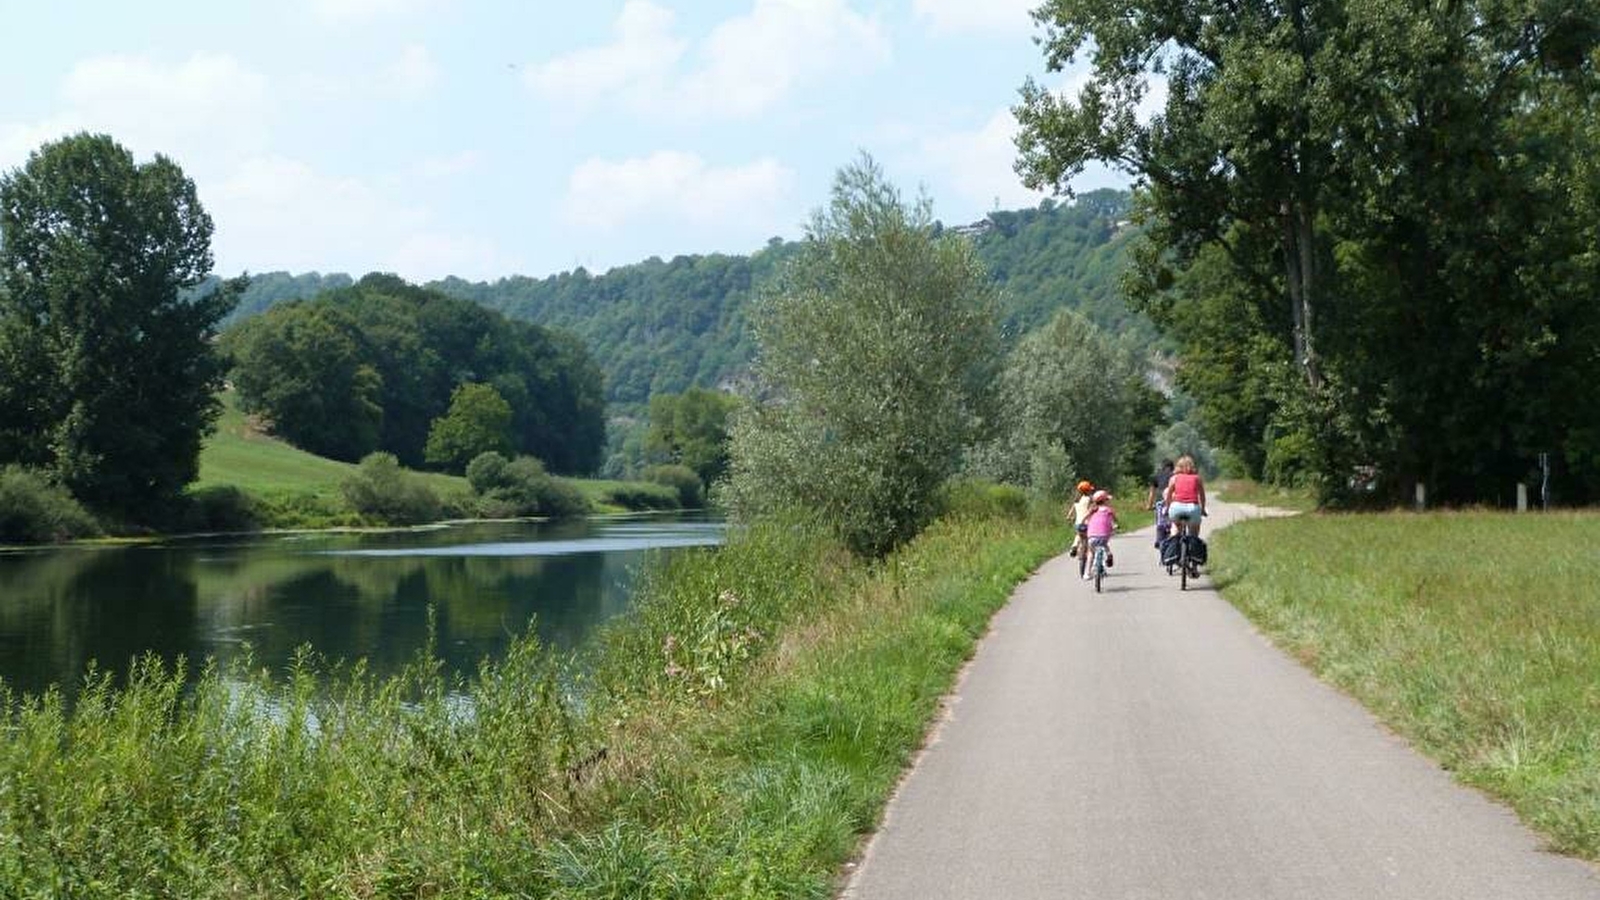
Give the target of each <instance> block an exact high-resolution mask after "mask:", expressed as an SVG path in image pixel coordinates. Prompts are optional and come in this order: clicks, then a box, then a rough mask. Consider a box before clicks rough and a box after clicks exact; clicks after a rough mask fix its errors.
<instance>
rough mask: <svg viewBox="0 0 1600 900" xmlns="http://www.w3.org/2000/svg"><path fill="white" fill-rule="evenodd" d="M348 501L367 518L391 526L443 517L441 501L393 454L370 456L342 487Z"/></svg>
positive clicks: (362, 461) (364, 459) (373, 454)
mask: <svg viewBox="0 0 1600 900" xmlns="http://www.w3.org/2000/svg"><path fill="white" fill-rule="evenodd" d="M339 488H340V490H341V491H343V493H344V498H345V501H346V502H348V503H349V504H350V507H351V508H352V509H354V510H355V511H356V512H358V513H360V514H361V515H362V517H363V518H367V519H374V520H376V521H379V522H383V523H386V524H391V525H414V524H418V523H421V522H431V521H434V520H435V519H437V518H438V517H439V498H438V496H437V495H435V494H434V492H433V490H432V489H430V488H429V487H428V486H427V485H426V484H424V483H423V482H422V481H421V480H420V479H419V478H417V477H416V476H415V475H413V474H411V473H410V472H407V471H406V470H404V469H402V468H400V461H399V460H398V459H396V458H395V455H394V454H393V453H369V454H367V455H366V456H365V457H363V458H362V460H361V465H360V467H359V468H358V469H357V470H356V474H354V475H352V476H350V477H349V478H347V479H345V482H344V483H343V484H341V485H340V486H339Z"/></svg>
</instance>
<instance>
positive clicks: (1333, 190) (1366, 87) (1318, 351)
mask: <svg viewBox="0 0 1600 900" xmlns="http://www.w3.org/2000/svg"><path fill="white" fill-rule="evenodd" d="M1038 18H1039V21H1040V22H1041V24H1043V26H1044V28H1045V35H1044V41H1043V46H1044V48H1045V53H1046V57H1047V60H1048V62H1049V64H1050V65H1051V66H1052V67H1053V68H1057V69H1059V68H1061V67H1063V66H1065V65H1066V64H1068V63H1070V62H1072V61H1073V60H1074V59H1075V57H1076V56H1077V55H1079V54H1086V55H1087V56H1088V57H1089V62H1090V66H1091V77H1090V78H1089V80H1088V82H1087V83H1086V84H1085V85H1084V86H1083V88H1082V89H1081V91H1079V92H1078V93H1077V94H1076V95H1075V96H1061V95H1056V94H1053V93H1051V92H1049V91H1047V90H1045V89H1043V88H1041V87H1039V86H1038V85H1035V84H1032V83H1030V84H1028V85H1027V86H1025V87H1024V89H1023V99H1022V103H1021V105H1020V106H1019V107H1018V109H1017V112H1018V116H1019V118H1020V120H1021V122H1022V125H1023V129H1022V133H1021V136H1020V137H1019V148H1020V150H1021V158H1020V160H1019V163H1018V166H1019V170H1020V171H1021V172H1022V173H1023V174H1024V176H1025V178H1026V179H1027V181H1028V182H1029V183H1030V184H1033V185H1035V186H1050V185H1054V186H1057V187H1061V186H1063V185H1064V184H1065V182H1066V180H1067V179H1068V178H1070V177H1071V176H1072V175H1073V174H1075V173H1076V172H1078V171H1080V170H1081V168H1082V166H1083V165H1084V164H1085V163H1086V162H1088V161H1090V160H1103V161H1108V162H1111V163H1113V164H1116V165H1119V166H1122V167H1123V168H1125V169H1127V170H1128V171H1130V172H1132V173H1134V174H1135V175H1136V176H1137V177H1138V178H1139V179H1140V181H1141V183H1142V185H1143V188H1144V190H1143V193H1142V195H1141V201H1140V202H1141V204H1142V215H1143V217H1144V218H1145V220H1146V222H1147V228H1146V230H1145V234H1146V236H1147V238H1148V243H1147V244H1146V245H1145V246H1144V247H1143V249H1142V250H1141V251H1140V252H1139V253H1138V254H1137V259H1138V273H1139V274H1138V277H1137V279H1136V280H1135V282H1134V297H1135V299H1136V301H1137V302H1138V303H1139V304H1140V306H1141V308H1143V309H1144V310H1146V311H1147V312H1148V313H1149V314H1150V315H1151V316H1152V318H1154V319H1155V320H1156V321H1157V323H1158V324H1159V325H1160V326H1161V327H1162V329H1163V330H1164V332H1165V333H1167V334H1168V335H1170V336H1171V337H1172V338H1173V339H1174V340H1175V341H1176V342H1177V343H1178V344H1179V346H1180V348H1181V351H1182V356H1183V365H1182V367H1181V368H1180V370H1179V380H1180V384H1182V385H1183V386H1184V387H1185V388H1186V389H1188V390H1189V392H1190V393H1192V394H1193V395H1194V396H1195V397H1196V398H1197V399H1198V400H1199V402H1200V416H1201V419H1202V421H1203V422H1206V423H1208V427H1209V428H1210V430H1211V434H1212V437H1213V438H1215V439H1217V440H1218V441H1219V442H1221V443H1222V444H1223V445H1224V446H1226V447H1228V448H1229V449H1231V450H1233V451H1234V452H1235V453H1236V455H1237V456H1238V457H1240V458H1242V459H1245V460H1246V461H1248V462H1249V463H1250V464H1251V466H1252V468H1254V469H1255V471H1256V473H1257V474H1262V473H1267V472H1269V471H1270V472H1271V473H1273V474H1275V475H1277V476H1279V477H1288V478H1297V477H1309V478H1312V479H1314V480H1316V481H1317V483H1318V484H1319V485H1320V486H1321V487H1322V488H1323V490H1324V493H1325V495H1327V496H1328V497H1330V498H1335V497H1337V496H1338V495H1339V494H1341V493H1343V492H1344V491H1346V490H1347V489H1348V488H1349V486H1350V485H1351V483H1352V475H1353V474H1354V473H1355V472H1357V471H1360V470H1364V469H1366V468H1367V467H1375V469H1376V471H1377V472H1378V482H1377V483H1378V485H1379V487H1380V490H1381V492H1382V494H1383V495H1384V496H1387V497H1396V498H1397V497H1400V496H1403V495H1404V494H1406V493H1407V492H1408V491H1409V487H1410V485H1411V484H1412V483H1415V482H1423V483H1427V484H1428V485H1430V490H1431V491H1432V492H1433V493H1434V495H1435V496H1436V497H1439V498H1441V499H1444V500H1447V501H1460V502H1477V501H1491V502H1492V501H1495V500H1505V499H1507V498H1508V497H1509V496H1510V495H1511V491H1512V487H1513V484H1514V482H1515V481H1517V480H1525V479H1526V478H1527V476H1528V473H1529V470H1530V469H1531V467H1532V464H1533V460H1534V458H1535V457H1536V455H1537V454H1538V453H1539V452H1540V451H1553V452H1555V453H1557V454H1558V455H1559V456H1562V457H1564V460H1565V463H1566V464H1567V466H1568V467H1569V468H1571V469H1572V470H1574V473H1575V475H1574V478H1573V480H1571V481H1569V482H1568V486H1569V494H1570V496H1569V499H1583V498H1584V497H1586V496H1594V495H1595V489H1596V487H1597V486H1600V485H1597V482H1596V481H1595V480H1594V476H1593V475H1592V474H1589V475H1585V474H1577V473H1592V472H1594V471H1595V466H1594V463H1595V462H1597V461H1600V460H1597V458H1596V457H1595V456H1594V455H1593V454H1594V449H1593V448H1594V443H1593V435H1594V434H1595V428H1594V426H1593V425H1592V421H1593V417H1589V416H1586V414H1585V413H1583V412H1582V410H1581V404H1573V403H1571V402H1570V400H1569V399H1568V398H1570V396H1572V395H1571V394H1569V393H1568V392H1570V391H1574V390H1579V389H1580V388H1579V387H1578V386H1579V385H1586V384H1593V383H1594V380H1595V379H1596V378H1597V377H1600V359H1597V353H1596V349H1595V348H1596V347H1597V341H1596V330H1595V327H1594V325H1593V324H1592V322H1593V319H1594V317H1593V316H1592V315H1590V314H1589V312H1588V309H1589V307H1590V306H1591V305H1592V297H1593V296H1594V288H1595V287H1596V284H1597V281H1596V268H1595V264H1596V260H1595V254H1594V249H1593V248H1594V247H1595V246H1596V244H1595V240H1594V238H1595V224H1594V217H1593V216H1592V215H1589V214H1588V213H1587V212H1586V210H1588V211H1592V206H1589V207H1586V206H1585V204H1586V203H1592V198H1593V196H1594V193H1595V191H1594V186H1593V185H1594V177H1595V171H1594V166H1593V163H1592V160H1593V156H1594V150H1595V148H1596V145H1595V140H1594V139H1595V124H1594V123H1595V108H1594V104H1593V99H1592V98H1593V97H1594V96H1595V92H1594V89H1595V87H1597V85H1596V83H1595V48H1596V45H1597V42H1600V17H1597V16H1596V14H1595V11H1594V9H1593V6H1592V4H1589V3H1587V2H1578V0H1555V2H1547V0H1468V2H1460V3H1450V4H1416V3H1355V2H1347V0H1285V2H1252V3H1242V4H1240V3H1231V2H1229V3H1223V2H1215V0H1163V2H1155V3H1142V4H1136V5H1134V6H1132V7H1129V6H1127V5H1126V4H1124V5H1114V4H1106V3H1102V2H1099V0H1053V2H1049V3H1047V4H1045V6H1044V7H1042V8H1041V10H1040V11H1039V13H1038ZM1157 76H1159V77H1161V78H1162V79H1164V81H1165V85H1166V98H1165V102H1164V104H1163V105H1162V106H1161V108H1160V109H1159V110H1157V111H1155V112H1154V113H1153V114H1150V115H1146V114H1145V106H1144V104H1146V103H1147V101H1148V99H1149V98H1150V97H1152V96H1153V95H1152V94H1151V85H1152V83H1153V82H1152V79H1153V78H1155V77H1157ZM1422 342H1425V346H1426V352H1425V353H1419V352H1418V351H1419V349H1420V346H1419V345H1420V344H1421V343H1422Z"/></svg>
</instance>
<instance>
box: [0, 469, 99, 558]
mask: <svg viewBox="0 0 1600 900" xmlns="http://www.w3.org/2000/svg"><path fill="white" fill-rule="evenodd" d="M99 533H100V525H99V523H97V522H96V521H95V519H94V517H93V516H91V515H89V513H88V512H87V511H86V510H84V508H83V506H82V505H81V504H79V503H78V501H77V500H74V499H73V498H72V495H71V494H69V493H67V490H66V488H63V487H61V486H59V485H55V484H51V483H50V481H49V480H47V479H46V478H45V477H44V476H43V475H41V474H39V473H38V472H33V471H30V470H28V469H24V468H21V467H20V466H6V467H5V468H4V469H0V542H3V543H8V544H40V543H47V542H49V541H67V540H71V539H73V538H80V537H92V536H94V535H97V534H99Z"/></svg>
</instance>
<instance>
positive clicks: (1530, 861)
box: [844, 502, 1600, 900]
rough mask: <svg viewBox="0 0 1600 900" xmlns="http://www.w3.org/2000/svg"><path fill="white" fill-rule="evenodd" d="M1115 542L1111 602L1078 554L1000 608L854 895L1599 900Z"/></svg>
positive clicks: (1362, 714)
mask: <svg viewBox="0 0 1600 900" xmlns="http://www.w3.org/2000/svg"><path fill="white" fill-rule="evenodd" d="M1211 509H1212V515H1211V517H1210V518H1208V519H1207V520H1206V528H1207V530H1208V531H1210V530H1213V529H1215V528H1216V527H1218V526H1220V525H1221V524H1224V523H1226V522H1228V521H1232V520H1233V519H1235V518H1237V517H1238V516H1240V515H1247V514H1251V513H1253V512H1254V511H1253V510H1251V509H1250V508H1248V507H1239V506H1229V505H1227V504H1222V503H1216V502H1213V503H1212V504H1211ZM1113 549H1114V550H1115V553H1116V562H1117V564H1116V567H1115V568H1113V569H1112V570H1111V572H1110V574H1109V575H1108V576H1107V578H1106V580H1105V592H1104V593H1102V594H1096V593H1095V592H1094V587H1093V585H1091V584H1087V583H1085V582H1083V581H1080V580H1079V579H1078V577H1077V561H1076V560H1074V559H1069V558H1068V557H1067V556H1065V555H1063V556H1060V557H1058V558H1056V559H1054V560H1052V561H1050V562H1049V563H1047V564H1046V565H1045V566H1044V567H1043V568H1042V569H1041V570H1040V571H1039V572H1038V573H1037V574H1036V575H1035V576H1034V577H1033V578H1032V579H1031V580H1029V581H1028V582H1026V583H1025V584H1024V585H1022V587H1020V588H1019V589H1018V591H1017V594H1016V595H1015V596H1014V597H1013V598H1012V601H1011V603H1010V605H1008V606H1007V607H1006V608H1005V609H1004V610H1003V611H1001V612H1000V614H999V615H997V616H996V617H995V620H994V623H993V631H992V633H991V634H990V635H989V636H988V637H986V638H985V639H984V641H983V642H982V644H981V645H980V646H979V650H978V653H977V656H976V657H975V658H974V660H973V662H972V664H971V665H970V666H969V668H968V670H967V672H966V674H965V675H964V676H963V678H962V681H961V683H960V684H959V686H958V687H957V690H956V692H955V694H954V696H953V697H952V698H951V703H950V708H949V710H948V715H947V717H946V719H945V721H944V722H943V723H942V724H941V725H940V726H939V727H938V729H937V731H936V732H935V734H934V736H933V738H932V740H931V742H930V745H929V747H928V749H927V750H926V751H925V752H924V753H923V754H922V755H921V756H920V758H919V759H918V761H917V763H916V765H915V766H914V768H913V769H912V771H911V773H910V774H909V775H908V776H907V778H906V780H905V782H904V784H902V786H901V788H900V790H899V792H898V793H897V795H896V797H895V798H894V800H893V801H892V802H891V803H890V806H889V809H888V813H887V815H886V818H885V821H884V823H883V825H882V826H881V828H880V830H879V832H878V834H877V835H876V836H875V837H874V838H873V839H872V841H871V842H870V844H869V846H868V849H867V851H866V853H865V855H864V857H863V859H862V861H861V863H860V866H859V867H858V868H857V869H856V870H855V872H854V874H853V875H852V877H851V878H850V880H849V883H848V884H847V886H846V887H845V891H844V897H845V898H849V900H902V898H903V900H935V898H997V900H1030V898H1050V900H1063V898H1093V900H1119V898H1121V900H1132V898H1217V900H1249V898H1305V900H1319V898H1330V900H1332V898H1338V900H1356V898H1362V900H1364V898H1395V900H1430V898H1438V900H1464V898H1496V900H1501V898H1504V900H1565V898H1579V897H1583V898H1600V874H1597V871H1596V870H1595V869H1594V868H1592V867H1590V866H1589V865H1588V864H1585V863H1582V862H1578V861H1576V860H1572V859H1568V858H1566V857H1562V856H1558V855H1554V854H1552V853H1549V852H1548V851H1546V850H1544V849H1543V846H1542V844H1541V842H1540V840H1539V838H1538V837H1537V836H1535V835H1534V834H1533V833H1532V832H1530V831H1528V830H1527V829H1526V828H1525V827H1524V826H1522V825H1521V823H1519V822H1518V821H1517V819H1516V817H1515V816H1514V815H1513V814H1512V813H1511V812H1510V811H1509V810H1507V809H1505V808H1504V807H1501V806H1499V805H1497V804H1495V803H1493V802H1491V801H1489V800H1487V799H1485V798H1484V797H1483V796H1482V795H1480V794H1478V793H1476V792H1474V791H1472V790H1470V789H1468V788H1465V787H1461V786H1459V785H1457V784H1455V783H1454V782H1452V781H1451V779H1450V776H1449V774H1448V773H1446V772H1444V771H1441V770H1440V769H1439V768H1438V767H1437V766H1436V765H1435V764H1434V763H1432V762H1429V761H1428V760H1427V759H1425V758H1423V757H1422V756H1421V755H1420V754H1418V753H1417V752H1415V751H1414V750H1412V749H1411V748H1410V747H1409V746H1408V745H1407V744H1406V743H1405V742H1404V741H1402V740H1400V739H1399V738H1397V737H1395V736H1394V735H1392V734H1390V733H1389V732H1388V731H1386V730H1385V729H1384V728H1383V727H1382V726H1381V725H1379V724H1378V723H1377V721H1376V720H1375V719H1373V718H1372V716H1371V715H1369V714H1368V713H1367V712H1366V711H1365V710H1363V709H1362V708H1361V707H1360V706H1359V705H1358V704H1357V703H1356V702H1355V701H1353V700H1351V699H1349V698H1348V697H1346V696H1344V695H1343V694H1341V693H1339V692H1338V691H1336V690H1334V689H1333V688H1330V687H1328V686H1327V685H1324V684H1323V683H1321V682H1319V681H1318V680H1317V679H1316V678H1314V677H1313V676H1312V675H1311V674H1309V673H1308V672H1307V671H1306V670H1304V669H1303V668H1301V666H1300V665H1298V664H1297V663H1295V662H1294V661H1292V660H1290V659H1289V658H1288V657H1286V656H1284V655H1283V654H1282V653H1281V652H1279V651H1278V650H1277V649H1275V648H1274V647H1272V646H1271V645H1270V644H1269V643H1268V642H1267V640H1266V639H1265V638H1264V637H1262V636H1261V635H1260V634H1259V633H1258V632H1256V631H1255V630H1254V629H1253V628H1252V626H1251V625H1250V624H1249V623H1248V622H1247V621H1246V620H1245V619H1244V617H1243V616H1241V615H1240V614H1239V613H1238V612H1236V611H1235V610H1234V609H1233V608H1232V607H1230V606H1229V605H1228V604H1227V603H1225V602H1224V601H1223V600H1222V599H1221V598H1220V597H1218V596H1217V595H1216V594H1215V593H1213V592H1212V590H1211V589H1210V586H1211V582H1210V579H1209V578H1208V577H1202V578H1201V579H1200V581H1199V583H1198V588H1197V587H1196V586H1195V583H1194V582H1191V586H1190V590H1189V591H1188V592H1186V593H1180V592H1179V590H1178V584H1177V579H1176V578H1169V577H1168V576H1167V575H1166V572H1165V570H1164V569H1161V568H1160V567H1159V566H1158V565H1157V559H1156V553H1155V550H1154V548H1153V547H1152V546H1151V537H1150V535H1149V533H1148V532H1143V533H1137V534H1134V535H1129V536H1125V537H1118V538H1115V539H1113Z"/></svg>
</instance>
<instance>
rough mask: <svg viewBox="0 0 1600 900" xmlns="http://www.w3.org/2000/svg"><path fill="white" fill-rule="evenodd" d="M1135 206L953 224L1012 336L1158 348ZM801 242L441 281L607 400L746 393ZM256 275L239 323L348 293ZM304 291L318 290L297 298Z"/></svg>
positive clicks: (1098, 203)
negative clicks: (543, 343) (561, 344)
mask: <svg viewBox="0 0 1600 900" xmlns="http://www.w3.org/2000/svg"><path fill="white" fill-rule="evenodd" d="M1128 204H1129V196H1128V195H1127V194H1125V193H1122V192H1118V191H1095V192H1091V193H1086V194H1083V195H1081V196H1079V197H1078V198H1077V199H1076V201H1075V202H1073V203H1070V204H1066V203H1055V202H1053V201H1048V200H1047V201H1045V202H1044V203H1043V204H1041V205H1040V206H1039V207H1037V208H1034V209H1023V210H1016V211H1006V212H995V213H991V214H990V215H989V216H988V217H986V218H985V219H983V220H981V221H979V222H977V223H974V224H971V225H964V226H952V227H951V230H953V231H956V232H959V233H961V234H965V235H967V236H969V237H970V238H971V239H972V240H973V243H974V246H975V247H976V249H977V252H978V255H979V257H980V258H981V259H982V260H983V261H984V263H985V264H986V265H987V266H988V268H989V271H990V273H991V275H992V276H993V278H994V279H995V281H996V282H998V283H999V284H1001V285H1002V287H1003V288H1004V290H1003V291H1002V298H1003V299H1002V312H1001V315H1002V320H1003V325H1004V327H1005V332H1006V335H1007V337H1008V338H1009V339H1014V338H1016V337H1017V336H1020V335H1021V334H1022V333H1024V332H1026V331H1028V330H1030V329H1032V328H1035V327H1037V326H1039V325H1042V324H1043V323H1045V322H1046V321H1048V320H1049V318H1050V316H1051V315H1052V314H1054V313H1055V311H1056V310H1058V309H1061V308H1062V307H1071V308H1073V309H1077V310H1080V311H1082V312H1083V313H1084V314H1086V315H1087V316H1088V317H1089V318H1090V319H1091V320H1092V321H1094V322H1096V323H1097V324H1099V325H1100V326H1101V327H1103V328H1106V329H1108V330H1110V331H1113V332H1118V333H1121V332H1131V333H1132V334H1134V335H1135V336H1136V338H1137V339H1138V340H1140V341H1141V342H1144V343H1149V344H1154V343H1155V342H1156V340H1157V338H1156V336H1155V331H1154V329H1153V328H1152V327H1151V325H1150V323H1149V322H1148V321H1147V320H1145V319H1144V317H1143V316H1139V315H1136V314H1134V313H1132V312H1130V311H1129V310H1128V309H1127V308H1126V307H1125V306H1124V305H1123V303H1122V300H1121V299H1120V297H1119V296H1118V293H1117V282H1118V278H1119V276H1120V273H1121V271H1122V267H1123V264H1124V261H1125V260H1126V255H1127V245H1128V240H1129V238H1130V236H1131V230H1130V229H1129V228H1128V227H1127V224H1126V220H1127V216H1128ZM797 248H798V245H797V244H794V243H790V242H784V241H778V240H773V241H771V242H769V243H768V245H767V246H766V247H764V248H762V249H761V250H759V251H757V252H755V253H753V254H751V255H749V256H739V255H722V254H712V255H708V256H678V257H674V258H673V259H671V260H668V261H663V260H661V259H658V258H654V257H652V258H651V259H648V260H646V261H644V262H640V263H635V264H633V265H627V266H619V267H617V268H614V269H612V270H610V271H608V272H606V273H605V274H603V275H594V274H591V273H589V272H587V271H585V270H584V269H581V268H580V269H577V270H575V271H572V272H564V273H562V274H560V275H552V276H550V277H547V278H542V279H540V278H529V277H526V276H521V275H518V276H513V277H509V278H502V279H499V280H497V281H493V282H470V281H465V280H462V279H459V278H447V279H445V280H444V281H439V282H434V283H432V284H431V285H429V286H430V287H434V288H438V289H439V290H441V291H443V292H445V293H447V294H450V295H452V296H456V297H461V298H465V299H469V300H473V301H475V302H478V303H481V304H483V305H485V306H488V307H490V308H493V309H497V310H500V311H502V312H504V313H506V314H507V315H509V316H511V317H513V318H518V319H526V320H529V321H533V322H536V323H538V324H540V325H545V326H549V327H554V328H559V329H562V330H566V331H570V332H573V333H575V334H577V335H578V336H579V337H581V338H582V339H583V340H584V341H585V343H587V344H588V346H589V349H590V352H591V353H592V354H593V357H594V359H595V361H596V362H598V363H599V365H600V367H601V368H602V369H603V370H604V372H605V376H606V386H607V395H608V400H609V401H610V402H611V403H613V404H619V405H622V406H625V407H634V408H637V406H639V405H642V404H643V403H644V402H645V401H646V400H647V399H648V398H649V397H650V395H651V394H653V393H662V392H666V393H677V392H681V391H683V390H685V389H686V388H688V387H691V386H701V387H718V386H730V385H736V384H737V383H738V382H739V380H740V379H741V378H742V377H743V376H744V375H745V374H746V373H747V371H748V368H749V364H750V360H751V358H752V356H753V355H754V351H755V347H754V344H753V342H752V339H751V337H750V335H749V331H748V329H747V328H746V327H745V325H746V311H747V308H748V306H749V303H750V300H751V298H752V296H753V295H754V293H755V292H756V291H757V290H759V288H760V286H761V285H762V284H763V283H764V282H765V281H767V280H768V279H769V278H771V277H772V275H773V273H774V272H775V271H776V270H777V268H778V266H779V265H780V264H781V263H782V262H783V261H784V260H785V259H787V258H789V257H790V256H792V255H793V253H794V252H795V250H796V249H797ZM255 278H256V280H255V282H254V283H252V285H251V287H250V288H249V289H248V290H246V291H245V294H244V297H243V299H242V301H241V303H240V307H239V310H238V312H237V314H236V315H237V316H238V317H247V316H249V315H252V314H254V313H256V312H259V311H260V310H261V309H263V308H265V307H266V306H270V305H272V304H273V303H276V302H280V301H282V300H285V299H291V298H292V297H294V296H309V295H310V294H313V293H316V292H317V291H316V287H317V285H318V283H323V287H338V286H342V285H340V284H334V283H331V282H334V281H337V280H338V279H345V276H343V275H327V276H321V275H315V274H312V275H304V276H290V275H288V274H287V273H279V272H275V273H269V274H267V275H263V276H255ZM346 281H347V279H346ZM301 288H305V289H308V290H307V291H306V293H305V294H296V293H295V291H296V290H297V289H301ZM267 293H270V295H271V296H270V299H267V298H265V297H264V295H265V294H267ZM264 300H265V302H263V301H264Z"/></svg>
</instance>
